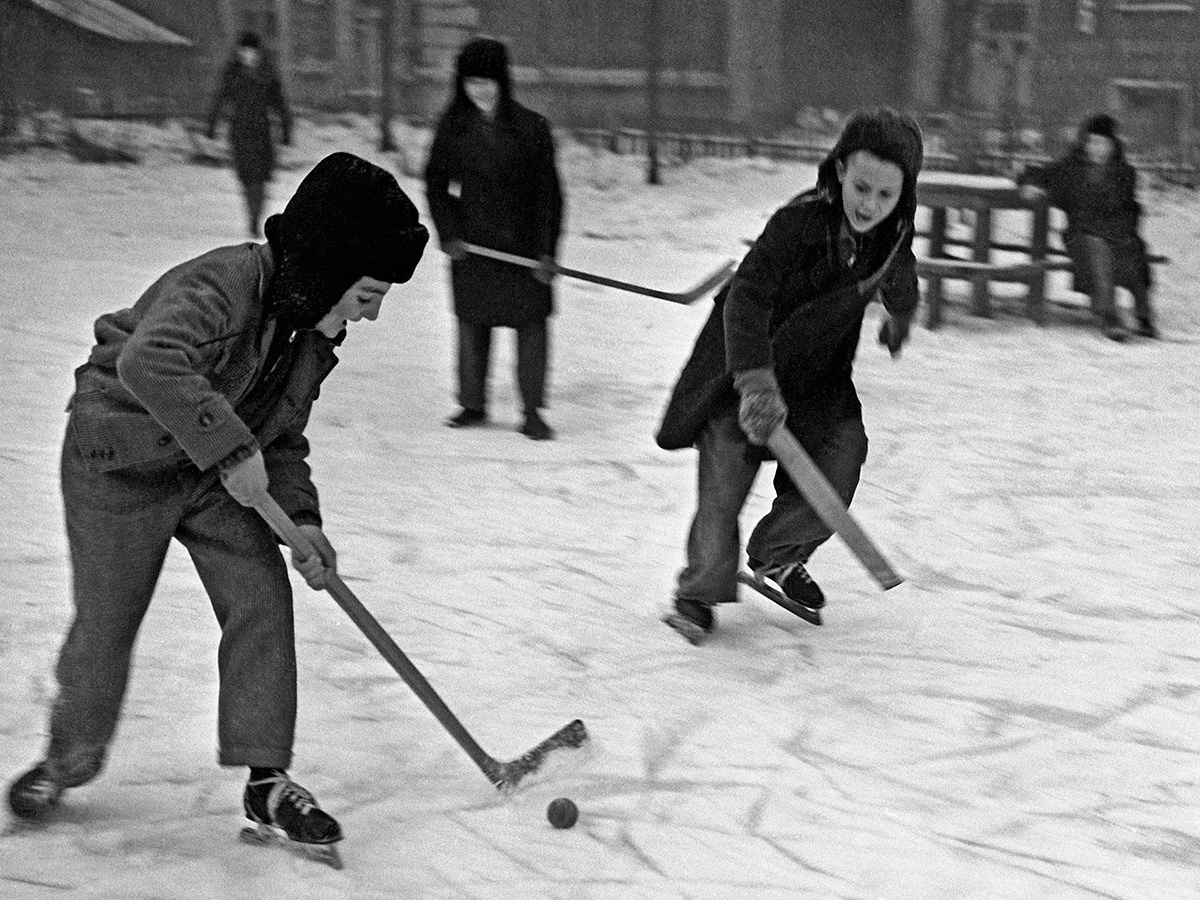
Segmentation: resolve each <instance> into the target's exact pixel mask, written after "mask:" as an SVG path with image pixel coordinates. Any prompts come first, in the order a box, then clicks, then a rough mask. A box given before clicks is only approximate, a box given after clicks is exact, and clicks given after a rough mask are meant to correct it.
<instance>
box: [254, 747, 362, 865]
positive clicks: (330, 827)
mask: <svg viewBox="0 0 1200 900" xmlns="http://www.w3.org/2000/svg"><path fill="white" fill-rule="evenodd" d="M242 806H243V807H244V808H245V810H246V818H247V819H249V820H250V821H251V822H254V823H255V824H254V827H253V828H249V827H247V828H243V829H242V831H241V834H240V837H241V839H242V840H243V841H245V842H246V843H249V844H279V845H280V846H284V847H287V848H288V849H289V850H295V851H298V852H301V853H303V854H304V855H306V856H308V857H310V858H311V859H314V860H316V861H318V862H322V863H325V865H327V866H331V867H332V868H335V869H340V868H342V858H341V855H340V854H339V853H338V849H337V843H338V841H340V840H341V839H342V829H341V826H340V825H338V823H337V820H336V819H334V818H333V816H331V815H329V813H327V812H325V811H324V810H323V809H321V808H320V807H319V806H318V805H317V801H316V798H314V797H313V795H312V794H311V793H309V792H308V791H307V790H305V789H304V788H302V787H301V786H300V785H298V784H296V782H294V781H292V780H291V779H290V778H288V775H287V773H286V772H283V771H281V770H276V772H275V773H274V774H273V775H271V776H269V777H267V778H260V779H252V780H250V781H249V782H247V783H246V791H245V793H244V794H243V795H242Z"/></svg>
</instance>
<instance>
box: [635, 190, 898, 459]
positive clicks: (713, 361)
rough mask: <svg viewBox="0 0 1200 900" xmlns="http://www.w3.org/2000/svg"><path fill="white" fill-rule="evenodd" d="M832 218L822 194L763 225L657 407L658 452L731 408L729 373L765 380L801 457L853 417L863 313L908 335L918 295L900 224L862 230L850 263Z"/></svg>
mask: <svg viewBox="0 0 1200 900" xmlns="http://www.w3.org/2000/svg"><path fill="white" fill-rule="evenodd" d="M842 218H843V214H842V211H841V203H840V200H839V198H838V196H837V195H836V192H835V190H834V189H830V188H818V189H815V190H812V191H808V192H806V193H804V194H801V195H799V196H798V197H796V198H795V199H793V200H792V201H791V202H790V203H788V204H787V205H786V206H784V207H782V208H781V209H779V210H778V211H776V213H775V214H774V215H773V216H772V217H771V219H770V221H768V223H767V226H766V228H765V229H764V231H763V233H762V235H761V236H760V237H759V238H758V240H756V241H755V242H754V245H753V247H751V249H750V251H749V252H748V253H747V254H746V256H745V258H744V259H743V260H742V262H741V264H740V265H739V266H738V270H737V272H736V273H735V275H734V277H733V279H732V280H731V281H730V283H729V284H728V285H727V286H726V287H725V288H724V289H723V290H722V291H721V292H720V293H719V294H718V295H717V297H716V301H715V307H714V309H713V311H712V313H711V315H710V316H709V318H708V321H707V322H706V323H705V325H704V327H703V329H702V330H701V332H700V335H699V337H698V338H697V340H696V344H695V347H694V348H693V350H692V355H691V357H690V358H689V359H688V361H687V363H686V364H685V365H684V368H683V371H682V373H681V374H680V376H679V380H678V382H677V383H676V385H675V388H674V390H673V391H672V395H671V398H670V400H669V402H668V404H667V409H666V412H665V413H664V415H663V420H662V424H661V426H660V429H659V432H658V435H657V441H658V444H659V446H661V447H663V448H664V449H668V450H675V449H681V448H684V447H690V446H692V445H693V444H694V443H695V441H696V440H697V438H699V436H700V433H701V432H702V431H703V429H704V427H705V425H706V423H707V422H708V421H709V420H710V419H712V418H715V417H716V416H719V415H721V414H723V413H728V412H732V411H734V410H736V407H737V394H736V392H735V390H734V387H733V373H734V372H742V371H746V370H748V369H756V368H770V369H772V370H773V371H774V373H775V376H776V379H777V380H778V382H779V388H780V393H781V394H782V396H783V399H784V401H785V403H786V404H787V406H788V417H787V426H788V428H789V429H790V430H791V431H792V432H793V433H794V434H795V435H796V437H797V439H798V440H799V441H800V443H801V444H802V445H804V446H805V448H806V449H807V450H809V452H810V453H813V452H816V451H817V450H818V448H819V447H820V445H821V443H822V442H823V440H824V438H825V437H826V436H827V435H828V434H829V431H830V429H831V426H832V425H834V424H836V423H838V422H841V421H844V420H846V419H848V418H853V417H860V416H861V414H862V407H861V405H860V404H859V400H858V394H857V392H856V391H855V389H854V383H853V381H852V380H851V374H852V369H853V362H854V356H855V354H856V352H857V349H858V340H859V333H860V332H861V330H862V322H863V315H864V312H865V310H866V307H867V305H868V304H869V303H870V302H871V301H872V300H874V299H876V298H879V299H882V301H883V303H884V305H885V306H886V308H887V309H888V311H889V313H890V314H891V315H892V316H894V317H895V318H897V319H899V320H900V327H902V328H903V329H904V330H905V332H907V327H908V323H909V321H910V320H911V318H912V316H913V313H914V311H915V310H916V307H917V303H918V301H919V299H920V294H919V290H918V286H917V275H916V260H915V258H914V256H913V252H912V228H911V225H910V223H909V221H908V220H907V219H906V218H905V217H903V216H893V217H892V218H889V219H887V220H885V221H884V222H883V223H881V224H880V225H878V226H876V228H874V229H872V231H871V232H870V233H869V234H868V235H865V236H864V238H863V242H862V246H861V248H859V249H858V252H857V253H856V255H855V257H854V260H853V262H851V263H848V262H847V260H846V259H845V258H844V256H843V254H841V253H840V252H839V247H838V242H839V240H840V239H841V223H842ZM752 452H754V453H757V454H759V455H760V456H763V457H765V456H766V455H767V451H766V450H765V449H760V448H756V449H755V450H753V451H752Z"/></svg>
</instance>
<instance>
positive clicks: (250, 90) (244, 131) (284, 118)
mask: <svg viewBox="0 0 1200 900" xmlns="http://www.w3.org/2000/svg"><path fill="white" fill-rule="evenodd" d="M272 113H274V114H275V115H277V116H278V117H279V126H280V138H281V139H282V141H283V143H285V144H288V143H291V139H292V114H291V110H290V109H289V108H288V104H287V101H286V100H285V99H284V95H283V85H282V84H281V83H280V81H279V76H278V74H276V72H275V68H274V66H272V65H271V63H270V61H269V60H267V59H266V58H263V59H261V60H259V63H258V65H256V66H254V67H248V66H246V65H244V64H243V63H242V62H241V60H239V59H238V58H237V57H236V56H235V57H234V58H233V59H231V60H230V61H229V64H228V65H226V66H225V71H224V72H223V73H222V74H221V83H220V85H219V86H218V88H217V95H216V97H214V98H213V103H212V110H211V111H210V113H209V116H208V136H209V137H210V138H211V137H215V135H216V130H217V124H218V123H219V122H220V121H221V119H222V118H223V117H224V116H226V115H228V117H229V148H230V153H231V155H232V156H233V167H234V170H235V171H236V172H237V177H238V180H239V181H241V182H242V183H243V184H263V183H264V182H267V181H270V180H271V175H272V174H273V173H274V171H275V141H274V137H273V135H272V132H271V114H272Z"/></svg>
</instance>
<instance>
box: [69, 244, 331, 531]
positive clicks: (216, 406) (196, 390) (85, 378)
mask: <svg viewBox="0 0 1200 900" xmlns="http://www.w3.org/2000/svg"><path fill="white" fill-rule="evenodd" d="M273 273H274V263H273V258H272V253H271V250H270V249H269V245H267V244H240V245H237V246H233V247H223V248H221V249H218V250H213V251H210V252H209V253H206V254H204V255H203V256H200V257H197V258H196V259H193V260H190V261H188V262H185V263H182V264H181V265H179V266H176V267H175V268H173V269H171V270H170V271H169V272H167V273H166V274H165V275H163V276H162V277H161V278H159V279H158V280H157V281H156V282H155V283H154V284H152V285H151V286H150V287H149V288H148V289H147V290H146V292H145V293H144V294H142V296H141V297H140V298H139V299H138V301H137V303H136V304H134V305H133V306H132V307H129V308H127V309H123V310H120V311H118V312H114V313H109V314H106V315H103V316H101V317H100V318H99V319H97V320H96V325H95V333H96V344H95V346H94V347H93V349H92V352H91V355H90V357H89V359H88V361H87V362H86V363H84V364H83V365H82V366H80V367H79V368H78V369H77V370H76V371H75V392H74V394H73V395H72V398H71V402H70V405H69V407H68V408H69V409H70V412H71V417H70V421H69V425H68V431H69V433H70V435H71V436H72V437H73V438H74V440H76V441H77V442H78V445H79V450H80V452H81V453H82V455H83V459H84V461H85V463H86V464H87V465H88V467H89V468H90V469H92V470H93V471H97V472H112V471H117V470H122V469H131V468H132V469H136V468H137V467H139V466H142V465H144V464H148V463H155V462H166V461H168V460H177V461H178V463H179V464H180V465H186V464H189V463H190V464H191V465H194V466H195V467H196V468H198V469H200V470H202V471H207V470H210V469H213V467H214V466H215V465H216V464H217V463H218V462H220V461H222V460H224V459H225V458H226V457H229V456H230V455H231V454H233V453H234V452H235V451H237V450H240V449H241V448H243V447H247V446H251V447H252V446H255V445H257V446H258V447H260V448H261V449H262V452H263V460H264V462H265V464H266V467H267V473H268V475H269V477H270V492H271V495H272V496H273V497H274V498H275V500H276V501H277V502H278V503H279V505H280V506H282V507H283V509H284V510H285V511H286V512H287V513H288V515H289V516H291V518H292V520H293V521H296V522H305V521H306V522H310V523H312V524H318V525H319V524H320V522H321V517H320V509H319V506H318V502H317V490H316V488H315V487H314V486H313V483H312V479H311V472H310V469H309V466H308V462H307V457H308V450H309V445H308V440H307V439H306V438H305V436H304V429H305V426H306V424H307V422H308V417H309V412H310V410H311V407H312V403H313V401H314V400H315V399H316V397H317V395H318V393H319V390H320V385H321V382H322V381H323V380H324V378H325V377H326V376H327V375H328V374H329V373H330V372H331V371H332V370H333V367H334V366H335V365H336V364H337V356H336V354H335V352H334V348H335V346H336V342H335V341H332V340H330V339H329V338H326V337H325V336H324V335H322V334H321V333H320V332H318V331H300V332H297V334H296V336H295V338H294V339H293V340H292V341H290V342H289V344H288V346H287V349H286V350H285V351H284V356H283V357H281V358H279V359H280V362H279V364H278V365H275V366H273V367H272V369H271V372H270V373H267V374H265V375H264V374H263V373H262V371H261V370H262V367H263V362H264V359H265V357H266V348H265V347H264V346H263V344H264V341H263V337H264V334H265V330H264V329H265V324H266V317H267V311H266V292H267V289H268V287H269V285H270V282H271V278H272V275H273ZM252 385H254V388H253V389H251V386H252Z"/></svg>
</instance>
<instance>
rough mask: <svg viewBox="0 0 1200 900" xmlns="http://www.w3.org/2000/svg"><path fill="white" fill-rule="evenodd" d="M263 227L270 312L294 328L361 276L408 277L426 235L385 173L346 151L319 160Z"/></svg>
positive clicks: (317, 316)
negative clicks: (271, 264) (271, 262)
mask: <svg viewBox="0 0 1200 900" xmlns="http://www.w3.org/2000/svg"><path fill="white" fill-rule="evenodd" d="M263 230H264V232H265V233H266V236H267V241H268V242H269V243H270V245H271V249H272V251H273V252H274V253H275V259H276V264H277V265H276V273H275V277H274V279H273V282H272V285H271V292H270V297H269V298H268V303H267V306H268V310H269V312H270V313H271V314H272V315H275V316H277V317H279V318H281V319H284V320H286V321H287V322H288V323H289V324H291V325H293V326H294V327H297V328H312V327H313V326H315V325H316V324H317V323H318V322H319V321H320V320H321V318H322V317H323V316H324V315H325V314H326V313H327V312H329V310H331V309H332V308H333V307H334V305H335V304H336V303H337V302H338V300H340V299H341V296H342V294H344V293H345V292H346V291H347V290H348V289H349V288H350V286H351V285H352V284H354V282H356V281H358V279H360V278H362V277H363V276H367V277H370V278H376V279H378V280H380V281H387V282H391V283H393V284H398V283H402V282H405V281H408V280H409V279H410V278H411V277H412V274H413V270H414V269H416V267H417V263H418V262H420V260H421V254H422V253H424V251H425V244H426V242H427V241H428V240H429V231H428V230H427V229H426V228H425V226H424V225H422V224H421V223H420V220H419V215H418V213H417V208H416V206H414V205H413V202H412V201H411V200H410V199H409V198H408V195H407V194H405V193H404V191H403V190H402V189H401V188H400V185H399V184H397V183H396V179H395V178H394V177H393V176H392V175H391V173H390V172H387V171H385V170H384V169H381V168H380V167H379V166H377V165H375V164H373V163H370V162H368V161H367V160H365V159H362V158H361V157H358V156H355V155H354V154H352V153H333V154H331V155H329V156H327V157H325V158H324V159H323V160H321V161H320V162H319V163H317V164H316V166H314V167H313V169H312V171H311V172H309V173H308V174H307V175H306V176H305V177H304V180H303V181H301V182H300V186H299V187H298V188H296V193H295V194H293V195H292V198H291V199H290V200H289V201H288V203H287V206H286V207H284V210H283V212H282V213H277V214H276V215H273V216H271V217H270V218H268V219H267V221H266V223H265V225H264V227H263Z"/></svg>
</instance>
